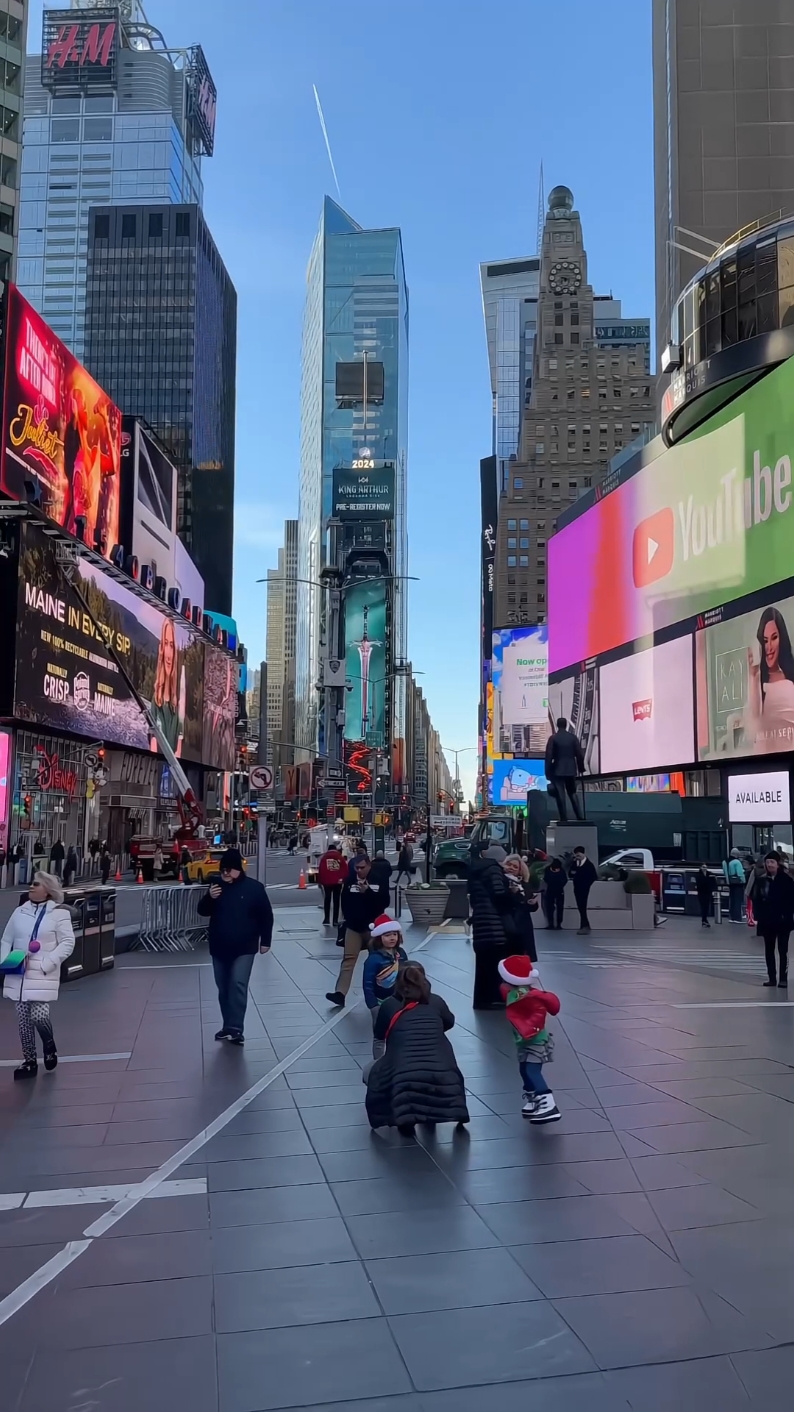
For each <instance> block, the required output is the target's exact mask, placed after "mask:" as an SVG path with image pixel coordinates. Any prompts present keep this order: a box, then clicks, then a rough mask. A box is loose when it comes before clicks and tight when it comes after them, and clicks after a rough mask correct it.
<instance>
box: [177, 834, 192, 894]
mask: <svg viewBox="0 0 794 1412" xmlns="http://www.w3.org/2000/svg"><path fill="white" fill-rule="evenodd" d="M190 861H191V859H190V849H189V848H188V847H187V845H186V844H184V843H183V844H182V848H181V851H180V854H179V871H180V873H181V876H182V882H183V883H184V884H185V885H187V884H188V883H189V882H190V873H189V872H188V866H189V864H190Z"/></svg>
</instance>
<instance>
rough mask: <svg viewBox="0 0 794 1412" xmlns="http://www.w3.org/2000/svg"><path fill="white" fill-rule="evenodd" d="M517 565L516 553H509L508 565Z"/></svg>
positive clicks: (509, 567) (510, 566)
mask: <svg viewBox="0 0 794 1412" xmlns="http://www.w3.org/2000/svg"><path fill="white" fill-rule="evenodd" d="M515 566H516V556H515V554H508V556H507V567H508V569H514V568H515Z"/></svg>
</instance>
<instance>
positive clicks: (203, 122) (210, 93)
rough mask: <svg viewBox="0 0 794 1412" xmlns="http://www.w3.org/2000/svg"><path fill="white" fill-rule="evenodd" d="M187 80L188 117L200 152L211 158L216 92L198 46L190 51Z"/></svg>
mask: <svg viewBox="0 0 794 1412" xmlns="http://www.w3.org/2000/svg"><path fill="white" fill-rule="evenodd" d="M187 80H188V82H187V94H188V115H189V117H190V119H191V121H192V123H193V125H194V127H195V128H196V131H197V133H198V136H199V140H200V142H201V147H202V151H203V152H204V153H205V155H206V156H207V157H211V156H212V153H213V151H214V148H215V117H216V113H217V108H218V90H217V88H216V87H215V81H214V79H213V77H212V74H211V73H210V71H209V65H208V64H207V60H206V58H205V57H204V50H203V49H202V47H201V45H200V44H197V45H195V47H194V48H193V50H192V51H191V55H190V64H189V67H188V71H187Z"/></svg>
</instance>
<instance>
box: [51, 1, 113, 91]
mask: <svg viewBox="0 0 794 1412" xmlns="http://www.w3.org/2000/svg"><path fill="white" fill-rule="evenodd" d="M118 48H119V11H118V8H117V7H115V6H109V7H108V8H107V9H92V10H91V12H90V15H85V17H84V18H82V19H81V18H80V17H79V16H78V15H77V14H76V13H75V11H74V9H71V10H45V11H44V16H43V29H42V42H41V82H42V86H43V87H44V88H48V89H49V90H50V92H51V93H58V94H65V93H83V92H91V93H98V92H112V91H113V89H114V88H115V86H116V64H117V56H118Z"/></svg>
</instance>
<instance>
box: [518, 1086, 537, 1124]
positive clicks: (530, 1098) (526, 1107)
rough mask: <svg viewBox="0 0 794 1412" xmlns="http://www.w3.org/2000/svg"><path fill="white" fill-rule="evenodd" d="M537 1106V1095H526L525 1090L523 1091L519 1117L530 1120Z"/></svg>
mask: <svg viewBox="0 0 794 1412" xmlns="http://www.w3.org/2000/svg"><path fill="white" fill-rule="evenodd" d="M537 1106H538V1095H537V1094H536V1093H527V1091H526V1089H524V1093H523V1095H522V1098H521V1117H522V1118H531V1117H532V1114H533V1113H534V1112H535V1109H536V1108H537Z"/></svg>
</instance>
